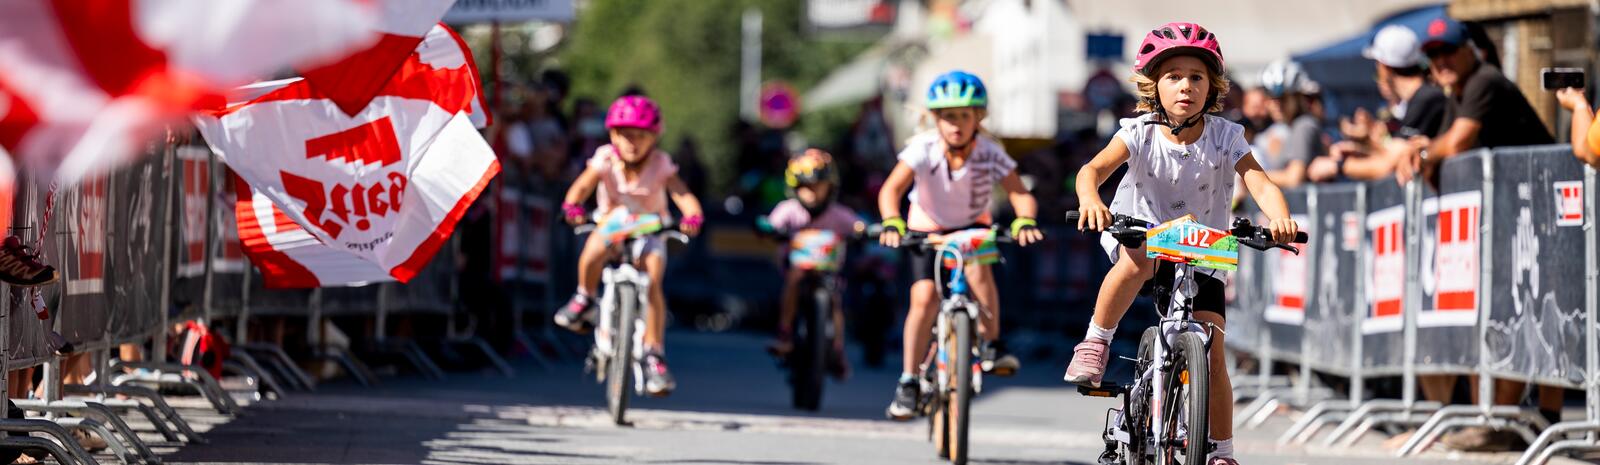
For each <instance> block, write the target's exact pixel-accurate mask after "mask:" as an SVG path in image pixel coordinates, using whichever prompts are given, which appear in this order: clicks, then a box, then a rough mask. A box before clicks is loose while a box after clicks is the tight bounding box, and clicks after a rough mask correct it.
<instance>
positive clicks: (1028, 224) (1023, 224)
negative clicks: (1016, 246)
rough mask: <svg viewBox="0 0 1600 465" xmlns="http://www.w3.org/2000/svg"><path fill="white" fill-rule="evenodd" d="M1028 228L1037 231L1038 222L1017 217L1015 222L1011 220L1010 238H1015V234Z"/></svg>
mask: <svg viewBox="0 0 1600 465" xmlns="http://www.w3.org/2000/svg"><path fill="white" fill-rule="evenodd" d="M1030 228H1031V229H1038V228H1039V222H1038V221H1035V220H1034V219H1033V218H1026V217H1018V218H1017V219H1015V220H1011V237H1017V234H1018V233H1021V232H1022V230H1024V229H1030Z"/></svg>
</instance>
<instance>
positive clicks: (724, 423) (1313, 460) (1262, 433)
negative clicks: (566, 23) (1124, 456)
mask: <svg viewBox="0 0 1600 465" xmlns="http://www.w3.org/2000/svg"><path fill="white" fill-rule="evenodd" d="M1068 342H1070V341H1068ZM764 343H765V340H764V339H762V338H761V337H760V336H758V335H750V334H700V333H673V334H670V335H669V347H670V349H669V352H668V358H669V360H670V361H671V364H672V367H673V370H674V372H675V374H676V376H677V377H678V382H679V386H678V392H677V393H675V394H674V395H673V396H672V397H670V398H665V399H634V402H633V406H634V407H635V408H634V409H632V410H630V415H629V416H630V418H631V419H632V420H633V425H632V426H631V427H617V426H614V425H611V424H610V421H609V419H608V417H607V416H606V414H605V412H604V410H603V409H604V398H603V397H602V393H601V389H600V387H599V386H598V385H596V384H594V379H593V377H590V376H583V375H582V372H581V367H582V365H581V363H580V362H579V361H577V360H570V361H567V362H566V363H565V364H563V365H562V366H557V367H553V368H549V369H545V370H538V369H536V368H534V367H533V366H532V365H530V364H526V363H523V364H519V368H520V372H519V375H518V376H517V377H515V378H506V377H503V376H498V375H493V374H487V373H486V374H477V373H457V374H453V375H452V376H451V377H450V378H449V379H447V380H445V381H442V382H430V381H426V380H423V379H421V378H416V377H398V378H388V379H386V380H385V382H384V384H383V385H382V386H380V387H376V388H361V387H359V386H355V385H353V384H348V383H331V384H329V385H325V386H324V387H323V388H322V389H321V390H320V391H318V392H316V393H306V394H298V395H293V396H291V397H289V398H287V399H282V400H277V401H268V402H263V403H260V404H256V405H254V406H252V407H250V408H249V409H248V414H247V415H245V416H243V417H240V418H238V419H234V420H233V421H230V422H227V423H222V424H219V425H216V426H215V427H214V428H213V429H211V430H210V431H209V432H207V433H206V436H207V438H209V439H210V440H211V443H210V444H207V445H192V446H188V447H185V448H183V449H181V450H178V451H177V452H176V453H174V454H172V455H169V456H167V457H166V463H234V464H237V463H296V464H312V463H338V464H356V463H383V464H389V463H394V464H606V463H662V464H752V465H785V464H796V465H799V464H936V463H940V460H938V458H937V457H936V456H935V454H934V451H933V448H932V446H931V445H930V444H929V443H928V442H927V423H926V422H925V421H922V420H919V421H913V422H909V423H895V422H889V421H885V420H883V419H882V412H883V408H884V406H886V405H887V403H888V401H889V398H890V395H891V394H892V392H891V390H892V388H893V383H894V378H895V377H896V376H897V375H898V370H865V369H861V368H860V367H859V366H858V367H857V370H856V373H855V375H854V377H853V378H852V379H851V380H849V381H848V382H846V383H842V384H840V383H833V384H830V385H829V386H828V387H827V389H828V390H827V393H826V394H825V397H824V400H823V410H822V412H819V413H815V414H809V413H800V412H796V411H794V410H791V409H790V408H789V407H788V402H789V391H788V388H787V386H786V385H785V384H784V378H783V374H782V373H781V372H780V371H779V370H778V369H777V367H776V365H775V364H774V363H773V362H772V361H771V359H770V358H768V357H767V356H766V354H765V353H764V352H763V351H762V347H763V344H764ZM894 360H898V358H895V359H894ZM1064 367H1065V361H1064V360H1062V361H1054V362H1045V361H1037V360H1032V361H1025V365H1024V371H1023V374H1022V375H1021V376H1019V377H1016V378H1012V379H1004V380H1000V379H990V380H989V382H987V383H986V385H987V388H986V390H985V392H984V393H982V394H981V395H980V396H979V397H978V398H977V399H976V400H975V402H974V404H973V409H974V416H973V423H972V429H973V445H972V456H971V457H972V461H971V462H972V463H984V464H1080V463H1081V464H1093V463H1094V462H1095V460H1096V458H1097V457H1098V455H1099V452H1100V450H1101V443H1100V440H1099V434H1098V431H1099V429H1100V427H1101V425H1102V424H1103V421H1104V413H1105V409H1106V408H1107V407H1109V406H1111V401H1109V400H1106V399H1092V398H1085V397H1081V396H1079V395H1078V394H1077V393H1076V391H1075V390H1073V389H1070V388H1068V387H1067V386H1065V385H1062V384H1061V383H1060V381H1059V376H1060V372H1061V371H1062V369H1064ZM1290 421H1292V419H1290V418H1287V417H1284V418H1274V419H1273V420H1271V421H1269V422H1268V423H1267V424H1266V425H1264V426H1263V427H1262V428H1260V429H1257V430H1249V431H1242V432H1240V433H1239V435H1238V436H1239V437H1238V439H1237V440H1236V449H1237V450H1238V451H1239V454H1238V456H1239V459H1240V461H1241V462H1242V463H1245V464H1308V465H1309V464H1340V465H1344V464H1349V463H1351V462H1352V460H1359V461H1360V462H1361V463H1363V464H1377V463H1451V462H1453V463H1511V462H1512V461H1514V460H1515V458H1516V456H1515V455H1513V454H1458V453H1443V452H1429V453H1427V454H1424V455H1423V456H1421V457H1420V458H1413V459H1405V460H1402V459H1396V458H1393V457H1391V456H1390V455H1389V452H1388V451H1387V450H1385V449H1383V448H1382V447H1381V446H1380V445H1379V443H1380V441H1381V438H1379V437H1376V436H1372V437H1369V438H1366V439H1365V440H1364V441H1362V442H1361V443H1359V444H1358V445H1357V446H1356V447H1354V448H1349V449H1310V450H1307V449H1304V448H1295V447H1283V448H1280V447H1278V446H1276V445H1274V443H1273V439H1275V438H1276V436H1277V434H1278V432H1281V431H1282V430H1283V429H1284V428H1286V427H1287V426H1288V424H1289V422H1290Z"/></svg>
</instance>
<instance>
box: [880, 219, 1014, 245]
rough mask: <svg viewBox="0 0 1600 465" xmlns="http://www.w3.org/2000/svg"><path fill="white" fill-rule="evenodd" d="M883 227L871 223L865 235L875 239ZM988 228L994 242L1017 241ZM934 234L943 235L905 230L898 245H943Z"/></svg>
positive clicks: (1007, 234) (994, 227)
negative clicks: (993, 235)
mask: <svg viewBox="0 0 1600 465" xmlns="http://www.w3.org/2000/svg"><path fill="white" fill-rule="evenodd" d="M883 229H884V228H883V226H882V225H873V226H871V227H869V228H867V231H866V237H870V238H874V239H876V238H877V237H878V236H879V235H881V234H883ZM988 229H989V230H991V231H994V232H995V233H996V234H995V237H994V241H995V242H996V243H999V244H1015V243H1017V240H1016V238H1014V237H1011V234H1010V233H1008V232H1006V231H1004V230H1001V229H1000V227H999V226H990V227H989V228H988ZM934 236H940V237H942V236H943V235H942V234H932V233H927V232H923V231H906V233H905V235H902V236H900V246H901V247H922V248H926V249H929V250H932V249H936V248H938V247H940V246H942V245H944V241H935V240H933V239H935V237H934Z"/></svg>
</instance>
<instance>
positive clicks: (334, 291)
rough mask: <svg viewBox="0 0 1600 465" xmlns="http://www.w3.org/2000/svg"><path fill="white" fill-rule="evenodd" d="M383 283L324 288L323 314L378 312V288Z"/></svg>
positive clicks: (365, 313) (369, 313)
mask: <svg viewBox="0 0 1600 465" xmlns="http://www.w3.org/2000/svg"><path fill="white" fill-rule="evenodd" d="M381 287H383V286H382V285H381V284H369V285H365V286H360V287H324V288H322V302H321V305H322V316H324V317H330V316H352V315H376V314H378V289H379V288H381Z"/></svg>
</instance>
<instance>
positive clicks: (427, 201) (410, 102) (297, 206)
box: [195, 24, 500, 288]
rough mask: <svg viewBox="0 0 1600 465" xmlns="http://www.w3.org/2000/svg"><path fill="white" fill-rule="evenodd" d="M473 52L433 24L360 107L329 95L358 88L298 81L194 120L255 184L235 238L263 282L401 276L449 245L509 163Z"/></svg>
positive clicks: (244, 198)
mask: <svg viewBox="0 0 1600 465" xmlns="http://www.w3.org/2000/svg"><path fill="white" fill-rule="evenodd" d="M364 53H373V52H372V51H369V52H364ZM376 53H382V52H376ZM471 57H472V55H471V51H470V50H469V49H468V48H467V46H466V43H465V42H464V41H462V40H461V38H460V37H459V36H458V35H456V33H455V32H454V31H452V30H450V29H449V28H447V27H445V26H444V25H442V24H441V25H435V26H434V27H433V28H432V29H431V30H429V31H428V33H427V34H426V35H425V36H423V38H422V40H420V41H419V42H418V43H417V45H416V46H415V49H414V51H413V52H412V53H410V54H409V55H408V56H406V57H405V60H404V61H403V62H402V63H401V64H400V65H399V66H398V67H397V68H396V70H395V72H394V73H393V74H391V77H390V78H389V79H388V80H386V81H384V82H383V84H382V85H381V86H380V87H378V88H377V90H376V91H375V93H374V96H373V97H372V98H371V99H370V101H368V102H367V103H366V105H365V106H364V107H362V109H361V110H360V111H358V112H355V113H353V114H351V113H348V112H346V111H345V110H344V107H345V106H347V104H348V102H350V101H351V100H350V99H348V98H336V95H334V94H333V93H332V92H340V91H341V90H340V89H344V90H348V89H352V88H353V89H358V90H359V89H360V88H361V86H342V85H341V86H332V87H326V88H325V87H319V86H317V85H316V83H315V82H312V81H310V80H307V79H303V78H293V79H287V80H281V81H273V82H267V83H261V84H258V85H253V86H249V87H247V88H244V89H241V90H240V92H239V93H238V94H237V95H236V96H235V97H234V99H233V100H234V102H233V103H230V104H229V105H228V106H227V107H226V108H225V109H222V110H218V111H215V112H211V113H209V114H207V115H204V116H200V117H196V118H195V121H196V124H197V125H198V126H199V127H200V130H201V132H202V133H203V134H204V135H205V138H206V140H207V142H209V143H210V144H211V147H212V149H213V150H215V151H216V152H217V153H218V155H219V157H220V158H221V159H222V160H223V161H224V162H226V163H227V164H228V166H229V167H230V168H232V169H233V170H234V172H235V173H236V174H237V176H238V181H239V182H240V183H241V186H248V189H246V188H241V189H240V190H239V198H238V202H237V204H236V212H237V214H238V218H239V236H240V240H241V241H242V242H243V243H244V248H245V251H246V253H247V254H248V255H249V256H250V257H251V260H252V261H253V262H254V263H255V265H256V267H257V268H258V269H259V270H261V272H262V274H263V277H264V280H265V281H266V284H267V286H268V287H274V288H284V287H318V286H329V285H342V284H357V283H365V282H371V281H378V280H387V279H397V280H400V281H402V282H404V281H408V280H410V279H411V278H412V277H414V276H415V275H416V274H417V273H418V272H419V271H420V270H421V269H422V268H423V266H424V265H426V264H427V262H428V260H429V259H430V258H431V257H432V256H433V254H434V252H436V251H437V250H438V249H439V247H441V246H443V245H444V243H445V241H446V240H447V239H448V238H449V236H450V234H451V232H452V231H453V230H454V228H455V224H456V223H457V222H458V221H459V220H460V218H461V216H462V215H463V214H465V213H466V210H467V207H468V206H470V205H471V204H472V202H473V200H474V199H476V198H477V196H478V194H479V193H480V192H481V191H482V190H483V188H484V187H485V186H486V185H487V184H488V183H489V181H490V180H491V179H493V178H494V176H495V174H497V173H498V172H499V169H500V167H499V164H498V163H497V162H496V161H495V158H494V154H493V152H492V151H491V150H490V148H489V146H488V144H487V143H486V142H485V141H484V140H483V137H482V136H481V135H479V134H478V132H477V128H478V127H481V126H483V125H485V124H487V123H488V115H487V114H486V113H485V111H484V108H485V107H486V106H485V105H484V104H483V101H482V96H481V94H482V92H481V90H480V89H481V84H480V81H479V79H478V73H477V69H476V67H475V65H474V64H473V62H472V58H471ZM349 62H350V63H352V64H351V65H350V66H354V67H361V66H366V65H365V64H364V63H370V61H368V60H360V59H357V60H350V61H349ZM347 71H348V72H363V70H360V69H352V70H347ZM352 92H356V91H352Z"/></svg>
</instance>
